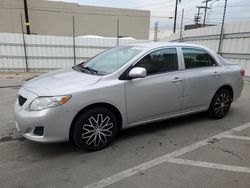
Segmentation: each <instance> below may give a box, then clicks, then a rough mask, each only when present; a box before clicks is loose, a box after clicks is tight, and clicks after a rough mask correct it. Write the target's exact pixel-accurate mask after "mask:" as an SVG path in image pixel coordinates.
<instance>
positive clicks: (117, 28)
mask: <svg viewBox="0 0 250 188" xmlns="http://www.w3.org/2000/svg"><path fill="white" fill-rule="evenodd" d="M116 37H117V41H116V45H117V46H119V37H120V22H119V19H118V20H117V23H116Z"/></svg>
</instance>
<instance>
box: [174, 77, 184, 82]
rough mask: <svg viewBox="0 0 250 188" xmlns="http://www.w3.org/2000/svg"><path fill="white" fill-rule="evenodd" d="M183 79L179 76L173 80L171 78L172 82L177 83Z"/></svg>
mask: <svg viewBox="0 0 250 188" xmlns="http://www.w3.org/2000/svg"><path fill="white" fill-rule="evenodd" d="M182 81H183V80H182V79H181V78H179V77H175V78H174V79H173V80H172V82H173V83H178V82H182Z"/></svg>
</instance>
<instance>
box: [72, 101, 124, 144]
mask: <svg viewBox="0 0 250 188" xmlns="http://www.w3.org/2000/svg"><path fill="white" fill-rule="evenodd" d="M95 107H105V108H107V109H109V110H111V111H112V112H114V113H115V115H116V116H117V118H118V121H119V127H118V130H121V128H122V120H123V119H122V115H121V112H120V111H119V110H118V109H117V108H116V107H115V106H114V105H112V104H109V103H102V102H100V103H94V104H91V105H88V106H86V107H84V108H83V109H81V110H80V111H79V112H78V113H77V114H76V115H75V117H74V119H73V121H72V122H71V125H70V130H69V140H72V132H73V129H74V126H75V122H76V121H77V119H78V118H79V117H80V115H81V114H83V113H84V112H85V111H87V110H89V109H91V108H95Z"/></svg>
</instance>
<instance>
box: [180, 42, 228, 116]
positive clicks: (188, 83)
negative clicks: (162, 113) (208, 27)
mask: <svg viewBox="0 0 250 188" xmlns="http://www.w3.org/2000/svg"><path fill="white" fill-rule="evenodd" d="M181 51H182V54H183V60H184V65H185V69H184V70H183V76H184V78H185V84H184V95H183V111H190V110H200V109H203V108H207V107H208V105H209V104H210V101H211V98H212V95H213V94H214V92H215V90H216V89H217V88H218V87H219V86H220V85H221V82H222V76H223V74H222V71H221V70H222V69H221V67H220V66H218V64H217V63H216V61H215V60H214V58H212V56H211V55H210V54H208V52H206V51H205V50H203V49H197V48H186V47H185V48H182V49H181Z"/></svg>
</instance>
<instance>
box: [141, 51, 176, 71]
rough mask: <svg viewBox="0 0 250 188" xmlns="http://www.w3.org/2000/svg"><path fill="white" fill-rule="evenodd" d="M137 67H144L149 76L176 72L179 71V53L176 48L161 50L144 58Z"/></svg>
mask: <svg viewBox="0 0 250 188" xmlns="http://www.w3.org/2000/svg"><path fill="white" fill-rule="evenodd" d="M136 67H143V68H145V69H146V70H147V74H154V73H161V72H167V71H174V70H177V69H178V59H177V52H176V49H175V48H167V49H161V50H157V51H154V52H151V53H150V54H148V55H146V56H145V57H144V58H142V59H141V60H140V61H139V62H138V63H137V64H136Z"/></svg>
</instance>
